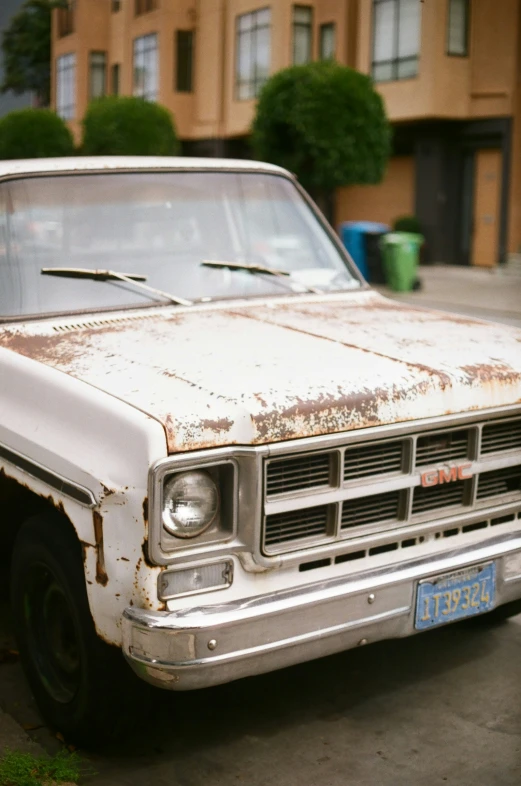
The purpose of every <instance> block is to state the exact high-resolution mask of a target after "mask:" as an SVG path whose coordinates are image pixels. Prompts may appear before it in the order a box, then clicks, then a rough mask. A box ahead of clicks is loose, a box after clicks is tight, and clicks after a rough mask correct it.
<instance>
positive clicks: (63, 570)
mask: <svg viewBox="0 0 521 786" xmlns="http://www.w3.org/2000/svg"><path fill="white" fill-rule="evenodd" d="M11 605H12V610H13V618H14V626H15V635H16V639H17V643H18V648H19V650H20V657H21V661H22V664H23V667H24V670H25V673H26V676H27V679H28V681H29V684H30V687H31V689H32V691H33V694H34V697H35V699H36V703H37V704H38V707H39V709H40V712H41V714H42V716H43V717H44V719H45V720H46V721H47V722H48V723H49V725H50V726H51V727H53V728H54V729H56V730H57V731H59V732H61V734H62V735H63V737H64V739H65V741H66V742H71V743H74V744H75V745H79V746H87V747H92V746H99V745H100V744H103V743H104V742H109V741H111V740H114V739H117V738H118V737H120V736H122V735H123V734H125V733H127V732H128V731H130V730H131V727H132V726H133V725H134V722H135V721H137V720H138V719H139V720H140V721H141V722H143V717H144V715H143V713H144V712H145V710H146V706H148V701H147V698H148V694H149V690H150V688H149V686H147V685H144V684H143V683H141V681H140V680H138V678H137V677H136V676H135V675H134V674H133V672H132V671H131V669H130V667H129V666H128V664H127V663H126V662H125V660H124V658H123V655H122V654H121V651H120V649H119V648H117V647H111V646H109V645H108V644H106V643H105V642H103V641H102V640H101V639H100V638H99V637H98V636H97V634H96V631H95V628H94V623H93V620H92V616H91V613H90V608H89V603H88V599H87V591H86V585H85V574H84V570H83V562H82V552H81V546H80V544H79V542H78V540H77V538H76V536H75V534H74V533H73V532H72V530H71V528H70V525H69V524H68V522H66V521H64V520H62V519H61V518H60V517H58V516H56V517H54V516H50V517H47V516H34V517H32V518H30V519H28V520H27V521H26V522H25V523H24V524H23V525H22V527H21V529H20V531H19V533H18V536H17V539H16V542H15V546H14V552H13V559H12V566H11Z"/></svg>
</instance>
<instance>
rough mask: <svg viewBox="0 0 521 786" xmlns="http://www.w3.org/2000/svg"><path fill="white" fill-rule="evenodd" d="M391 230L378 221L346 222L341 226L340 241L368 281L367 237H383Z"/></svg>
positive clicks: (369, 277) (369, 278)
mask: <svg viewBox="0 0 521 786" xmlns="http://www.w3.org/2000/svg"><path fill="white" fill-rule="evenodd" d="M389 230H390V227H389V226H388V225H387V224H379V223H377V222H376V221H344V223H343V224H340V228H339V234H340V239H341V240H342V243H343V244H344V246H345V248H346V249H347V251H348V252H349V254H350V255H351V257H352V258H353V261H354V263H355V265H356V266H357V268H358V270H359V271H360V273H361V274H362V275H363V277H364V278H365V280H366V281H370V280H371V276H370V273H369V265H368V261H367V253H366V236H367V235H383V234H384V233H385V232H389Z"/></svg>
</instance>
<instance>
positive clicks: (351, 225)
mask: <svg viewBox="0 0 521 786" xmlns="http://www.w3.org/2000/svg"><path fill="white" fill-rule="evenodd" d="M340 226H341V227H345V228H346V229H354V230H358V231H359V232H388V231H389V229H390V227H389V225H388V224H380V223H378V222H377V221H344V222H343V223H342V224H340Z"/></svg>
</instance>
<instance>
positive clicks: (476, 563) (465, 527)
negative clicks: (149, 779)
mask: <svg viewBox="0 0 521 786" xmlns="http://www.w3.org/2000/svg"><path fill="white" fill-rule="evenodd" d="M0 500H1V517H0V522H1V527H0V532H1V538H2V541H1V544H2V555H3V557H4V559H5V560H6V562H7V563H8V564H7V565H6V569H9V571H10V576H11V602H12V612H13V619H14V624H15V628H16V635H17V640H18V646H19V649H20V653H21V657H22V661H23V664H24V668H25V671H26V674H27V677H28V680H29V682H30V685H31V688H32V690H33V692H34V695H35V697H36V700H37V702H38V704H39V707H40V709H41V712H42V714H43V715H44V717H45V718H46V719H47V721H48V722H49V723H50V724H51V725H52V726H54V727H55V728H58V729H59V730H61V731H62V733H63V734H64V735H65V736H66V738H67V739H68V740H72V741H82V742H85V741H92V739H93V738H100V737H104V736H110V735H112V734H114V733H117V732H118V731H121V729H122V728H123V727H125V724H126V722H127V720H128V719H129V718H130V717H131V716H132V714H134V715H135V714H136V712H138V714H139V713H140V712H141V709H142V707H143V706H144V704H143V705H142V704H140V703H139V699H136V696H135V691H136V690H138V692H139V690H141V689H142V690H143V702H145V694H146V695H147V696H148V695H149V694H150V692H152V693H153V691H151V689H150V688H149V687H148V686H147V684H146V683H152V684H154V685H156V686H160V687H162V688H166V689H170V690H191V689H194V688H201V687H206V686H212V685H216V684H218V683H223V682H226V681H229V680H235V679H238V678H241V677H244V676H246V675H255V674H259V673H262V672H266V671H269V670H272V669H279V668H281V667H284V666H289V665H291V664H295V663H299V662H302V661H306V660H309V659H312V658H318V657H320V656H323V655H327V654H329V653H334V652H338V651H341V650H345V649H348V648H351V647H360V646H362V645H366V644H368V643H371V642H375V641H377V640H381V639H386V638H393V637H405V636H409V635H411V634H414V633H416V632H419V631H423V630H427V629H431V628H433V627H435V626H438V625H444V624H447V623H451V622H455V621H457V620H461V619H464V618H467V617H472V616H478V615H480V617H481V619H486V618H489V619H491V618H496V619H497V618H498V617H506V616H508V615H511V614H514V613H517V612H518V611H519V610H520V599H521V331H520V330H518V329H516V328H514V327H509V326H506V325H497V324H491V323H485V322H481V321H477V320H472V319H468V318H463V317H457V316H449V315H447V314H444V313H441V312H434V311H428V310H423V309H419V308H410V307H408V306H404V305H402V304H399V303H397V302H394V301H390V300H388V299H386V298H385V297H383V296H381V295H380V294H378V293H377V292H375V291H373V290H372V289H371V288H370V287H369V286H368V285H367V284H366V283H365V282H364V281H363V279H362V278H361V277H360V275H359V274H358V272H357V270H356V268H355V267H354V266H353V264H352V262H351V261H350V259H349V258H348V256H347V255H346V253H345V251H344V250H343V248H342V246H341V244H340V243H339V241H338V239H337V237H336V236H335V233H334V232H333V231H332V230H331V228H330V227H329V226H328V225H327V223H326V222H325V220H324V219H323V217H322V216H321V214H320V213H319V212H318V211H317V210H316V208H315V207H314V205H313V204H312V202H311V201H310V200H309V198H308V197H307V196H306V194H305V193H304V192H303V191H302V189H301V188H300V187H299V185H298V184H297V183H296V182H295V180H294V178H293V177H292V176H291V175H290V174H288V173H287V172H285V171H283V170H281V169H278V168H277V167H273V166H269V165H264V164H261V163H256V162H245V161H238V162H235V161H219V160H204V159H202V160H195V159H188V158H179V159H175V158H172V159H160V158H158V159H146V158H143V159H141V158H129V159H124V158H75V159H67V158H63V159H57V160H39V161H18V162H15V161H12V162H2V163H0ZM122 653H123V655H122ZM123 656H124V657H123ZM125 661H126V662H125ZM127 664H129V665H130V667H131V668H129V665H127ZM136 674H137V675H138V676H139V677H141V678H142V680H139V679H137V678H136V676H135V675H136Z"/></svg>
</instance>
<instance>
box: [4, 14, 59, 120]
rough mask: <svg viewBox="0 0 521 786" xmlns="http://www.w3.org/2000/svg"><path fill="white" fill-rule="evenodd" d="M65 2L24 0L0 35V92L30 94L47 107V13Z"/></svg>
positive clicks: (49, 30) (49, 46)
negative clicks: (0, 73)
mask: <svg viewBox="0 0 521 786" xmlns="http://www.w3.org/2000/svg"><path fill="white" fill-rule="evenodd" d="M66 6H67V2H66V0H26V2H25V3H24V4H23V5H22V7H21V9H20V11H19V12H18V13H17V14H15V15H14V16H13V17H12V18H11V21H10V23H9V25H8V27H6V29H5V30H4V32H3V34H2V51H3V55H4V81H3V82H2V84H1V85H0V91H1V92H2V93H7V92H8V91H9V90H12V92H13V93H16V94H17V95H20V93H25V92H33V93H34V94H35V97H36V101H37V103H38V105H39V106H48V105H49V98H50V84H51V11H52V9H53V8H58V7H66Z"/></svg>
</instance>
